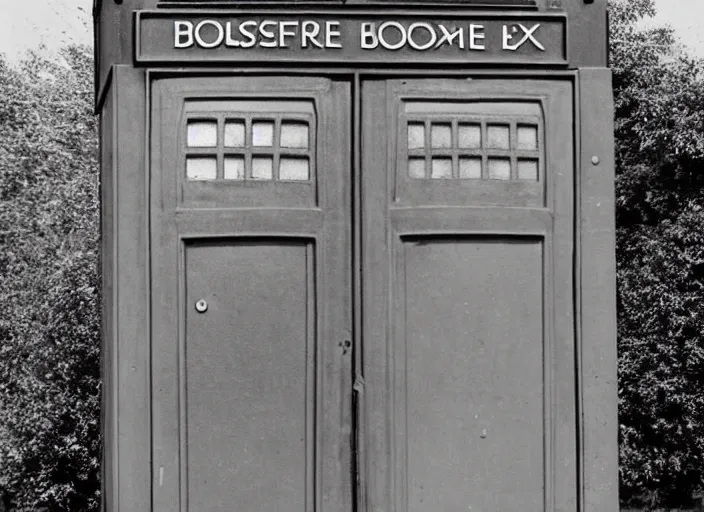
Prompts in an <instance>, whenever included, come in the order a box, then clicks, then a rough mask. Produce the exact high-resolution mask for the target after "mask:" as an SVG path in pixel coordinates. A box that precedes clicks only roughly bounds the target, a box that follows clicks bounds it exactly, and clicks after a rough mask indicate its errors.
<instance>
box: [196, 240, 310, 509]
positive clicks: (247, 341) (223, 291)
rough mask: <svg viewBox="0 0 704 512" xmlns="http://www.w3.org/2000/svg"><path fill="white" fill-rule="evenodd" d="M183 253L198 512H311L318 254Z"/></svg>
mask: <svg viewBox="0 0 704 512" xmlns="http://www.w3.org/2000/svg"><path fill="white" fill-rule="evenodd" d="M185 252H186V254H185V270H186V301H185V305H184V306H185V309H186V311H185V312H184V313H185V317H186V339H185V364H184V365H185V375H186V384H185V395H186V396H185V399H186V416H187V419H186V436H185V438H186V439H185V445H186V451H187V460H188V465H187V481H188V485H189V488H188V496H189V507H190V508H191V509H193V510H212V511H222V512H226V511H229V510H232V508H233V504H236V505H237V508H242V509H248V510H283V509H287V510H300V511H304V510H306V495H307V494H310V493H311V492H312V491H313V490H314V489H313V482H312V481H311V478H310V477H311V476H312V474H313V473H312V470H313V467H314V461H313V446H314V443H315V438H314V432H313V426H314V424H315V417H314V411H315V382H314V377H315V371H316V368H315V357H314V355H315V343H314V341H315V340H314V334H315V325H314V324H315V322H314V318H315V290H314V286H313V280H314V276H313V275H311V269H313V268H314V262H313V261H308V260H312V258H313V247H312V245H311V244H306V243H304V242H298V241H288V242H287V241H285V240H244V241H234V242H233V241H215V242H205V243H203V242H195V243H191V244H187V245H186V251H185ZM199 300H204V301H206V304H207V311H205V312H199V311H197V310H196V308H195V307H194V305H195V304H196V303H197V302H198V301H199Z"/></svg>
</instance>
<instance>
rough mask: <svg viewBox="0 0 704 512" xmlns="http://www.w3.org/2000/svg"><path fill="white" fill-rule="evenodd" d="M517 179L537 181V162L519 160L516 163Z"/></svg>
mask: <svg viewBox="0 0 704 512" xmlns="http://www.w3.org/2000/svg"><path fill="white" fill-rule="evenodd" d="M518 179H519V180H531V181H538V161H537V160H523V159H521V160H519V161H518Z"/></svg>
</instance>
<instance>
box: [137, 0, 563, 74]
mask: <svg viewBox="0 0 704 512" xmlns="http://www.w3.org/2000/svg"><path fill="white" fill-rule="evenodd" d="M263 15H267V16H277V15H278V16H292V17H303V16H321V17H326V16H330V17H332V16H344V17H348V18H361V17H364V18H366V19H372V20H375V19H376V20H380V19H383V18H385V17H390V16H394V17H395V18H403V19H424V20H427V19H429V18H431V19H432V18H443V19H466V20H467V21H471V20H473V19H481V20H488V19H490V20H496V21H501V20H506V21H517V22H518V21H521V20H526V21H541V20H544V21H547V22H552V23H555V22H558V23H561V25H562V31H563V38H562V41H561V42H560V43H561V46H562V48H561V49H562V55H563V56H564V57H563V58H562V59H555V60H550V61H541V62H535V61H531V60H529V59H526V58H524V57H523V58H521V57H516V58H505V59H496V60H489V59H487V60H481V61H473V60H468V59H457V58H443V57H442V56H438V57H439V58H437V59H435V60H434V61H433V62H432V63H431V62H428V60H424V59H413V58H408V57H404V58H403V59H393V58H390V59H388V60H387V61H384V62H380V61H379V59H364V58H363V57H361V58H356V59H354V60H353V61H346V62H345V60H344V59H341V58H339V57H337V58H335V57H334V54H332V53H331V54H329V55H330V57H326V55H325V54H320V53H316V54H315V56H314V57H311V58H308V59H307V58H305V57H302V56H301V55H300V54H299V55H297V56H292V57H281V58H276V59H271V60H269V59H267V60H266V61H262V60H260V59H256V58H254V59H253V58H235V57H224V56H222V55H216V54H211V55H209V56H208V54H207V53H205V54H204V53H203V52H200V53H199V54H198V56H186V55H182V56H179V55H166V56H150V55H147V54H145V53H144V52H143V51H142V48H141V44H140V42H141V26H142V20H143V19H147V18H152V19H154V18H159V19H163V20H166V21H168V20H175V19H179V18H180V19H182V18H188V17H194V18H204V17H214V18H223V17H226V16H238V17H241V16H263ZM568 26H569V25H568V23H567V15H566V14H565V13H564V12H553V13H551V12H525V11H516V12H507V11H503V12H482V11H477V10H471V9H453V10H452V11H445V10H443V9H437V8H428V9H419V8H413V9H409V8H408V6H404V8H403V9H393V8H385V9H383V10H372V9H369V8H361V9H360V8H355V7H349V6H341V7H340V8H338V9H334V8H331V7H325V8H319V9H318V8H306V9H301V10H295V9H291V8H288V9H282V8H281V7H276V8H267V6H266V5H262V7H260V8H256V9H253V8H249V7H248V8H246V9H227V10H224V9H219V10H207V11H200V10H171V9H169V10H168V11H167V10H143V11H134V64H135V66H138V65H140V64H149V65H174V64H179V63H183V64H188V65H194V64H195V65H198V64H203V65H212V64H239V65H258V66H261V65H262V64H264V63H266V64H268V65H271V66H277V65H280V64H289V65H292V64H299V65H301V64H302V65H306V64H308V65H309V64H313V63H314V64H316V65H321V66H326V65H327V66H332V67H336V66H345V67H355V68H356V67H360V68H361V67H374V66H377V67H378V66H385V67H390V66H392V67H394V68H396V67H404V66H406V67H408V66H423V67H438V66H444V65H448V64H455V65H456V64H461V65H468V66H473V67H497V66H501V67H510V66H523V67H530V68H545V67H560V68H564V67H566V66H568V64H569V55H568V48H569V46H568V44H567V42H568V38H569V35H568V32H567V30H568ZM204 51H207V50H204ZM204 55H206V56H207V57H205V58H204Z"/></svg>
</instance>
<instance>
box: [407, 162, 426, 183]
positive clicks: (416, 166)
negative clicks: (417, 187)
mask: <svg viewBox="0 0 704 512" xmlns="http://www.w3.org/2000/svg"><path fill="white" fill-rule="evenodd" d="M408 176H409V177H410V178H420V179H423V178H425V158H409V159H408Z"/></svg>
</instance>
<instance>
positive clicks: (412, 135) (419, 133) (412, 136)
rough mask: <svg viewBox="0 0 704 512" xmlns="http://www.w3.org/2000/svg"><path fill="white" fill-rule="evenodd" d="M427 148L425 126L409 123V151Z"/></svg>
mask: <svg viewBox="0 0 704 512" xmlns="http://www.w3.org/2000/svg"><path fill="white" fill-rule="evenodd" d="M423 148H425V125H424V124H422V123H408V149H423Z"/></svg>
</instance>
